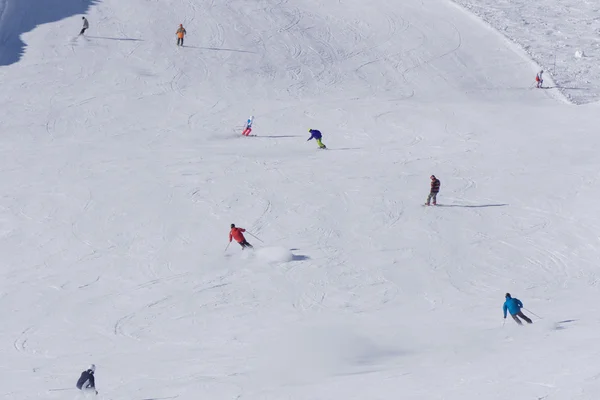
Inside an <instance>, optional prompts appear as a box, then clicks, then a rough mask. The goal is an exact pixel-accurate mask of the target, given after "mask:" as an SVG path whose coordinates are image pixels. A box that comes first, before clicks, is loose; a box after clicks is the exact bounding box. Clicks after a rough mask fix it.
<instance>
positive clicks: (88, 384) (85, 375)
mask: <svg viewBox="0 0 600 400" xmlns="http://www.w3.org/2000/svg"><path fill="white" fill-rule="evenodd" d="M94 372H96V366H95V365H94V364H92V365H90V366H89V367H88V369H86V370H85V371H83V372H82V373H81V376H80V377H79V380H78V381H77V389H79V390H81V391H82V392H86V393H87V392H89V393H94V392H95V393H96V394H98V391H97V390H96V380H95V378H94Z"/></svg>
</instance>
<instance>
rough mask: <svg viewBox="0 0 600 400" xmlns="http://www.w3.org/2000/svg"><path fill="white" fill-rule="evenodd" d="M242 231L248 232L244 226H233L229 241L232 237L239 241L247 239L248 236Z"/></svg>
mask: <svg viewBox="0 0 600 400" xmlns="http://www.w3.org/2000/svg"><path fill="white" fill-rule="evenodd" d="M242 232H246V230H245V229H244V228H231V231H230V232H229V241H230V242H231V239H232V238H233V239H235V241H236V242H238V243H239V242H243V241H245V240H246V238H245V237H244V234H243V233H242Z"/></svg>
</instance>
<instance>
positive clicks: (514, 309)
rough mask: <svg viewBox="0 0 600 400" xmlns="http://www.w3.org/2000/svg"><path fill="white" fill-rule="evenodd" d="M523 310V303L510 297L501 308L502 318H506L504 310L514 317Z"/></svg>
mask: <svg viewBox="0 0 600 400" xmlns="http://www.w3.org/2000/svg"><path fill="white" fill-rule="evenodd" d="M521 308H523V303H521V300H519V299H515V298H513V297H510V298H508V299H506V301H505V302H504V306H502V311H504V318H506V310H508V312H509V313H510V315H516V314H518V313H519V311H521Z"/></svg>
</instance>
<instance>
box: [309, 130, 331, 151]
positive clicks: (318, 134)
mask: <svg viewBox="0 0 600 400" xmlns="http://www.w3.org/2000/svg"><path fill="white" fill-rule="evenodd" d="M308 131H309V132H310V137H309V138H308V140H311V139H315V140H316V141H317V144H318V145H319V148H320V149H326V148H327V146H325V145H324V144H323V142H322V141H321V138H322V137H323V134H322V133H321V131H318V130H316V129H309V130H308ZM308 140H307V142H308Z"/></svg>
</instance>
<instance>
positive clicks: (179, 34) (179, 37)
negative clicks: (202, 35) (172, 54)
mask: <svg viewBox="0 0 600 400" xmlns="http://www.w3.org/2000/svg"><path fill="white" fill-rule="evenodd" d="M176 33H177V46H181V47H183V37H184V36H185V35H187V32H186V31H185V28H184V27H183V24H179V29H177V32H176Z"/></svg>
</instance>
